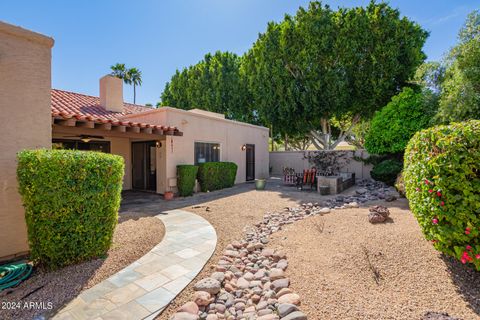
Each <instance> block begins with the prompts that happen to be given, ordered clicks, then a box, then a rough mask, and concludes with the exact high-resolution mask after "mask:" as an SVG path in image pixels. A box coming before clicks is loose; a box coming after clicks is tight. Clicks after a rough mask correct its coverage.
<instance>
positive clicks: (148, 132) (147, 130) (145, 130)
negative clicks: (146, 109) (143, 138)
mask: <svg viewBox="0 0 480 320" xmlns="http://www.w3.org/2000/svg"><path fill="white" fill-rule="evenodd" d="M141 131H142V133H146V134H151V133H152V128H142V129H141Z"/></svg>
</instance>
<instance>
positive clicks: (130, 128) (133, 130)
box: [127, 127, 140, 133]
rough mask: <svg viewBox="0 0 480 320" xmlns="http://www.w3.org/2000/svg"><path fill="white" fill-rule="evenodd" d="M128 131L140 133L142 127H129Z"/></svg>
mask: <svg viewBox="0 0 480 320" xmlns="http://www.w3.org/2000/svg"><path fill="white" fill-rule="evenodd" d="M127 131H128V132H133V133H140V127H128V128H127Z"/></svg>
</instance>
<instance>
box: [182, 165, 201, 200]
mask: <svg viewBox="0 0 480 320" xmlns="http://www.w3.org/2000/svg"><path fill="white" fill-rule="evenodd" d="M197 172H198V166H194V165H191V164H181V165H178V166H177V177H178V183H177V186H178V193H179V194H180V195H181V196H182V197H187V196H191V195H192V194H193V188H194V187H195V179H196V178H197Z"/></svg>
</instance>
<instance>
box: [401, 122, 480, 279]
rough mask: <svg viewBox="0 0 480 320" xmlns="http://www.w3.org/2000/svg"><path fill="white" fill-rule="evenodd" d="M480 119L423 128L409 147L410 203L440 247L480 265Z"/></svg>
mask: <svg viewBox="0 0 480 320" xmlns="http://www.w3.org/2000/svg"><path fill="white" fill-rule="evenodd" d="M479 137H480V121H478V120H477V121H468V122H462V123H454V124H451V125H449V126H439V127H435V128H430V129H427V130H424V131H421V132H418V133H417V134H416V135H415V136H414V137H413V138H412V140H411V141H410V142H409V144H408V146H407V149H406V152H405V169H404V178H405V186H406V191H407V198H408V200H409V202H410V208H411V210H412V211H413V213H414V215H415V217H416V218H417V220H418V222H419V224H420V226H421V228H422V230H423V233H424V235H425V238H426V239H427V240H430V241H432V242H433V243H434V246H435V248H436V249H438V250H440V251H442V252H444V253H445V254H447V255H449V256H453V257H455V258H457V259H459V260H460V261H462V263H472V264H474V266H475V267H476V269H477V270H480V139H479Z"/></svg>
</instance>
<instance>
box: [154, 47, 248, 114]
mask: <svg viewBox="0 0 480 320" xmlns="http://www.w3.org/2000/svg"><path fill="white" fill-rule="evenodd" d="M240 61H241V58H240V57H238V56H237V55H236V54H234V53H230V52H220V51H217V52H215V54H213V55H212V54H210V53H209V54H207V55H205V57H204V58H203V60H201V61H200V62H198V63H197V64H195V65H193V66H190V67H188V68H184V69H183V70H182V71H179V70H177V71H176V72H175V74H174V75H173V76H172V78H171V80H170V81H169V82H168V83H167V84H166V86H165V89H164V91H163V93H162V95H161V100H162V101H161V104H162V105H169V106H171V107H176V108H181V109H187V110H188V109H192V108H200V109H204V110H207V111H212V112H218V113H223V114H225V116H226V117H227V118H228V119H234V120H239V121H245V122H255V116H254V114H253V112H252V111H251V110H249V104H248V101H247V96H248V94H247V92H246V86H245V83H244V80H243V77H242V75H241V73H240Z"/></svg>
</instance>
